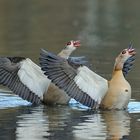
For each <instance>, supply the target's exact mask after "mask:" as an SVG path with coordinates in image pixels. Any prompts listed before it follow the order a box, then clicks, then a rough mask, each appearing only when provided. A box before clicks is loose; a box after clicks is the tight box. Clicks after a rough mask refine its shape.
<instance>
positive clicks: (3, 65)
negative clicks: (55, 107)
mask: <svg viewBox="0 0 140 140" xmlns="http://www.w3.org/2000/svg"><path fill="white" fill-rule="evenodd" d="M79 46H80V41H70V42H68V43H67V45H66V47H65V48H64V49H63V50H62V51H61V52H60V53H59V54H58V56H59V57H63V58H64V59H68V60H69V62H70V63H71V64H73V65H77V64H86V63H87V61H86V60H85V58H84V57H82V56H81V57H69V56H70V55H71V53H72V52H73V51H74V50H75V49H76V48H78V47H79ZM0 84H2V85H4V86H7V87H8V88H9V89H10V90H12V91H13V93H15V94H17V95H19V96H20V97H21V98H22V99H25V100H27V101H29V102H31V103H35V104H39V103H40V102H43V103H45V104H56V103H60V104H66V103H68V101H69V99H70V97H69V96H68V95H67V94H66V93H65V92H64V91H63V90H60V89H59V88H58V87H56V86H55V85H54V84H53V83H51V81H50V80H49V79H48V78H47V77H46V76H45V75H44V73H43V71H42V70H41V68H40V67H39V66H38V65H36V64H35V63H34V62H33V61H32V60H31V59H29V58H24V57H0Z"/></svg>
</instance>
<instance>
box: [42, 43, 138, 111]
mask: <svg viewBox="0 0 140 140" xmlns="http://www.w3.org/2000/svg"><path fill="white" fill-rule="evenodd" d="M135 54H136V52H135V49H133V48H132V45H129V47H128V48H126V49H124V50H123V51H122V52H121V53H120V54H119V55H118V56H117V58H116V60H115V65H114V69H113V74H112V78H111V80H110V81H108V80H106V79H104V78H103V77H101V76H100V75H98V74H96V73H95V72H93V71H91V70H90V69H89V68H88V67H86V66H81V65H80V66H79V67H77V69H75V68H73V67H72V66H70V65H69V62H68V61H67V60H65V59H63V58H60V57H59V56H56V55H55V54H52V53H49V52H47V51H45V50H41V54H40V65H41V67H42V70H43V71H44V74H45V75H47V76H48V78H49V79H51V80H52V82H53V83H54V84H56V85H57V86H58V87H59V88H61V89H63V90H64V91H65V92H66V93H67V94H68V95H69V96H70V97H72V98H74V99H75V100H77V101H79V102H80V103H82V104H83V105H85V106H88V107H90V108H92V109H97V108H99V107H100V108H102V109H126V107H127V104H128V102H129V99H130V98H131V86H130V84H129V83H128V82H127V81H126V79H125V76H126V74H127V73H128V71H129V70H130V69H131V67H132V65H133V63H134V60H135Z"/></svg>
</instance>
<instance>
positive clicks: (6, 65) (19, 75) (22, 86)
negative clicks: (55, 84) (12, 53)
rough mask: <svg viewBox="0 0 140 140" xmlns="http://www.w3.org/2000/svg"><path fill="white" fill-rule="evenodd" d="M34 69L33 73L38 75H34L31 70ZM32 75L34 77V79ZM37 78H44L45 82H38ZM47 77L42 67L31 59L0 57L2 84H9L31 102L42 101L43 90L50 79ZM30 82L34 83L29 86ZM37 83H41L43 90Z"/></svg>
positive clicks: (16, 92)
mask: <svg viewBox="0 0 140 140" xmlns="http://www.w3.org/2000/svg"><path fill="white" fill-rule="evenodd" d="M32 69H33V70H34V71H33V73H34V72H35V74H37V76H38V77H37V76H36V77H34V75H33V74H32V71H31V70H32ZM32 77H34V78H33V79H32ZM43 77H44V78H43ZM37 78H39V81H40V80H42V79H43V82H44V81H45V83H43V82H41V83H40V82H38V81H37ZM45 79H47V78H46V77H45V76H44V74H43V73H42V71H41V69H40V68H39V67H38V66H36V65H35V64H34V63H33V62H32V61H31V60H29V59H25V58H24V59H23V58H22V59H21V57H0V84H2V85H4V86H7V87H8V88H9V89H11V90H12V91H13V92H14V93H15V94H17V95H19V96H20V97H21V98H23V99H25V100H27V101H29V102H32V103H34V104H39V103H40V101H41V98H42V96H43V92H44V91H45V90H46V87H45V84H46V83H47V82H48V81H50V80H45ZM28 83H32V84H30V85H29V86H28ZM42 83H43V84H42ZM48 83H49V82H48ZM31 85H33V87H31ZM36 85H37V86H39V85H41V87H43V88H44V89H43V90H42V91H41V90H40V89H39V90H36V89H37V87H36ZM46 85H47V84H46ZM39 92H40V93H39Z"/></svg>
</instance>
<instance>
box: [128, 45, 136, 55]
mask: <svg viewBox="0 0 140 140" xmlns="http://www.w3.org/2000/svg"><path fill="white" fill-rule="evenodd" d="M127 50H128V53H129V54H130V55H132V56H133V55H135V54H136V51H135V49H134V48H133V46H132V44H130V45H129V46H128V48H127Z"/></svg>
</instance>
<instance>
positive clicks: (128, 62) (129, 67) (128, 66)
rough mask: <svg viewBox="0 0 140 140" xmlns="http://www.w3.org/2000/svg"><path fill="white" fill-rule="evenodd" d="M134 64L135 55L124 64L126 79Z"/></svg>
mask: <svg viewBox="0 0 140 140" xmlns="http://www.w3.org/2000/svg"><path fill="white" fill-rule="evenodd" d="M134 62H135V56H134V55H133V56H131V57H130V58H128V60H127V61H126V62H125V63H124V66H123V69H122V71H123V75H124V77H126V75H127V74H128V72H129V71H130V70H131V68H132V67H133V64H134Z"/></svg>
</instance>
